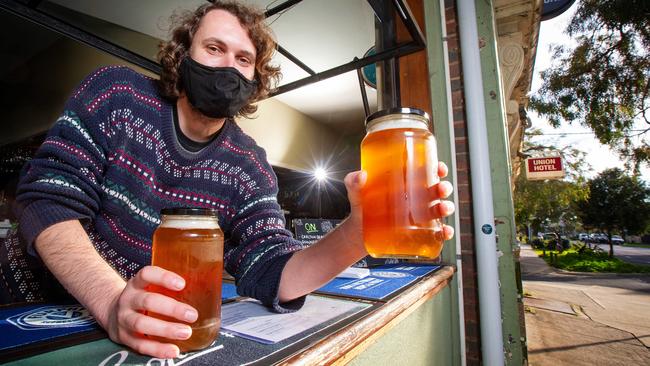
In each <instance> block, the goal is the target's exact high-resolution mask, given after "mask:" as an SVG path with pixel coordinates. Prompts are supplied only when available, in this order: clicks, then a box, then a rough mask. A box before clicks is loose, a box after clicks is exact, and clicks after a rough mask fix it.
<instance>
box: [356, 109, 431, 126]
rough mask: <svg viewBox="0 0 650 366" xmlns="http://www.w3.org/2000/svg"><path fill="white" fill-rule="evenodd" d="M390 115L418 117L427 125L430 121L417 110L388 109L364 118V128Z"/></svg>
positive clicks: (425, 114)
mask: <svg viewBox="0 0 650 366" xmlns="http://www.w3.org/2000/svg"><path fill="white" fill-rule="evenodd" d="M392 114H395V115H415V116H420V117H423V118H424V119H426V121H427V124H429V121H431V118H429V114H428V113H427V112H425V111H423V110H421V109H418V108H389V109H383V110H381V111H377V112H375V113H373V114H371V115H369V116H368V117H366V126H367V125H368V123H370V122H372V121H373V120H375V119H377V118H380V117H384V116H388V115H392Z"/></svg>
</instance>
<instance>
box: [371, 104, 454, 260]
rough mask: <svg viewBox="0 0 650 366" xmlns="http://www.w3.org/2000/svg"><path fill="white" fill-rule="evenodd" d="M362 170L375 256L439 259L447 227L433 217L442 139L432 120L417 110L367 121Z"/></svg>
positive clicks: (396, 111) (383, 113) (385, 112)
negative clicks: (437, 138)
mask: <svg viewBox="0 0 650 366" xmlns="http://www.w3.org/2000/svg"><path fill="white" fill-rule="evenodd" d="M366 132H367V134H366V136H365V137H364V139H363V141H362V143H361V169H363V170H365V171H366V172H367V174H368V180H367V182H366V185H365V186H364V187H363V190H362V192H361V199H362V207H363V239H364V245H365V247H366V250H367V251H368V253H369V254H370V255H371V256H373V257H375V258H423V259H432V258H436V257H437V256H438V255H439V254H440V251H441V250H442V243H443V233H442V224H441V222H440V220H438V219H431V217H432V215H431V213H430V211H431V207H432V206H433V204H435V203H436V202H435V201H433V200H431V197H430V196H431V195H430V193H429V191H430V187H432V186H434V185H435V184H436V183H438V181H439V178H438V174H437V173H438V158H437V152H436V141H435V138H434V137H433V134H432V133H431V132H430V131H429V116H428V114H427V113H425V112H424V111H421V110H419V109H414V108H396V109H389V110H383V111H378V112H376V113H374V114H372V115H370V116H368V118H366Z"/></svg>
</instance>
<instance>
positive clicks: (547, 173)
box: [526, 156, 564, 180]
mask: <svg viewBox="0 0 650 366" xmlns="http://www.w3.org/2000/svg"><path fill="white" fill-rule="evenodd" d="M526 177H527V178H528V180H537V179H560V178H563V177H564V169H563V168H562V157H560V156H551V157H541V158H528V159H526Z"/></svg>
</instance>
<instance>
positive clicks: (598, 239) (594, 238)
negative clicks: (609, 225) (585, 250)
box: [589, 233, 609, 244]
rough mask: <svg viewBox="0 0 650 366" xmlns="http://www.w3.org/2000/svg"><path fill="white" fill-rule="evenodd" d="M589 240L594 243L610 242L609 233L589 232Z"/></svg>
mask: <svg viewBox="0 0 650 366" xmlns="http://www.w3.org/2000/svg"><path fill="white" fill-rule="evenodd" d="M589 241H590V242H592V243H601V244H605V243H609V239H608V238H607V235H605V234H602V233H592V234H589Z"/></svg>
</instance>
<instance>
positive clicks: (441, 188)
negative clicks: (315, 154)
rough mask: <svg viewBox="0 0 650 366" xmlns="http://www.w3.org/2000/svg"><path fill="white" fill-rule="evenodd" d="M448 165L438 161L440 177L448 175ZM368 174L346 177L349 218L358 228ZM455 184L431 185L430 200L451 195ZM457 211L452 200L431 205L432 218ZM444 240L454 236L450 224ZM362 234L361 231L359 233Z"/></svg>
mask: <svg viewBox="0 0 650 366" xmlns="http://www.w3.org/2000/svg"><path fill="white" fill-rule="evenodd" d="M447 173H448V169H447V165H446V164H445V163H443V162H439V163H438V177H440V179H442V178H445V177H446V176H447ZM367 179H368V176H367V174H366V172H365V171H356V172H352V173H349V174H348V175H347V176H346V177H345V188H346V189H347V190H348V200H349V201H350V211H351V212H350V218H349V220H350V221H351V222H352V223H354V225H357V227H358V230H359V231H360V230H361V226H362V223H361V221H362V208H361V189H362V188H363V186H364V185H365V184H366V181H367ZM453 190H454V189H453V186H452V185H451V183H449V182H447V181H440V183H438V184H436V185H434V186H432V187H429V198H430V200H431V201H432V202H433V201H436V200H441V199H443V198H447V197H449V195H450V194H451V193H452V192H453ZM454 211H455V206H454V203H453V202H451V201H443V200H441V201H439V202H438V203H436V204H435V205H433V206H432V207H431V211H430V214H431V219H441V218H443V217H447V216H449V215H451V214H453V213H454ZM442 230H443V234H444V240H449V239H451V238H452V237H453V236H454V228H452V227H451V226H448V225H443V229H442ZM359 235H361V233H359Z"/></svg>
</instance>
